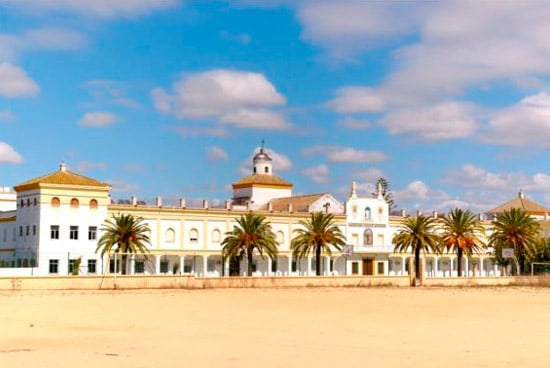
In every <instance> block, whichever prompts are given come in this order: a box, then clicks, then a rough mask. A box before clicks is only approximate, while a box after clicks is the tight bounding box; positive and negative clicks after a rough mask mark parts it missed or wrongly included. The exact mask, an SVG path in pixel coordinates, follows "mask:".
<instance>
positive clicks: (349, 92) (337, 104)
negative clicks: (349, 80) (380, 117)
mask: <svg viewBox="0 0 550 368" xmlns="http://www.w3.org/2000/svg"><path fill="white" fill-rule="evenodd" d="M328 106H329V107H331V108H332V109H333V110H335V111H337V112H339V113H357V112H380V111H383V110H384V109H385V101H384V98H383V96H381V95H380V93H379V92H378V91H376V90H374V89H372V88H370V87H359V86H349V87H343V88H340V89H338V90H337V91H336V97H335V98H334V99H333V100H331V101H330V102H329V103H328Z"/></svg>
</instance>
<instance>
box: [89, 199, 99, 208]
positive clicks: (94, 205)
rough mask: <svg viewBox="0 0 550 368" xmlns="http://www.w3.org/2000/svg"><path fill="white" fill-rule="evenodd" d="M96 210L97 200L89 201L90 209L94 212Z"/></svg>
mask: <svg viewBox="0 0 550 368" xmlns="http://www.w3.org/2000/svg"><path fill="white" fill-rule="evenodd" d="M96 208H97V200H95V199H91V200H90V209H93V210H95V209H96Z"/></svg>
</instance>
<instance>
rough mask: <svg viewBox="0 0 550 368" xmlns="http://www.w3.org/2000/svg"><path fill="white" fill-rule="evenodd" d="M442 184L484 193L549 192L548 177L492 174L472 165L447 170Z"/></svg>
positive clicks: (543, 175)
mask: <svg viewBox="0 0 550 368" xmlns="http://www.w3.org/2000/svg"><path fill="white" fill-rule="evenodd" d="M441 182H442V183H445V184H450V185H453V186H457V187H462V188H472V189H480V190H484V191H488V190H490V191H500V192H507V193H515V192H517V191H519V190H525V191H531V192H550V175H549V174H545V173H535V174H533V175H532V176H527V175H525V174H524V173H522V172H510V173H492V172H489V171H487V170H485V169H482V168H480V167H477V166H475V165H472V164H466V165H463V166H461V167H459V168H456V169H451V170H448V171H447V173H446V175H445V177H444V178H443V179H442V180H441Z"/></svg>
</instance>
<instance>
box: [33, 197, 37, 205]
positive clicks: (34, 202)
mask: <svg viewBox="0 0 550 368" xmlns="http://www.w3.org/2000/svg"><path fill="white" fill-rule="evenodd" d="M36 203H37V200H36V198H33V200H32V204H33V205H35V206H36Z"/></svg>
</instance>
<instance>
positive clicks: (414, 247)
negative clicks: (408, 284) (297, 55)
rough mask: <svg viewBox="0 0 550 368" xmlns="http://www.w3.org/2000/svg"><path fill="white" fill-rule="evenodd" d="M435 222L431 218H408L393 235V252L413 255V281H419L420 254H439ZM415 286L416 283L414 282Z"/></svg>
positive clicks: (438, 240)
mask: <svg viewBox="0 0 550 368" xmlns="http://www.w3.org/2000/svg"><path fill="white" fill-rule="evenodd" d="M436 224H437V223H436V220H435V219H434V218H433V217H425V216H417V217H408V218H407V219H405V221H404V222H403V225H402V228H401V229H400V230H398V232H397V233H396V234H395V235H394V237H393V239H392V241H393V243H394V244H395V247H394V249H393V251H394V252H399V253H403V252H409V251H411V252H412V253H413V254H414V264H415V270H414V271H415V280H416V279H420V277H421V275H420V252H426V253H429V252H434V253H439V252H440V249H439V243H440V238H439V236H438V235H437V234H436V233H435V227H436ZM415 285H416V281H415Z"/></svg>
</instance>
